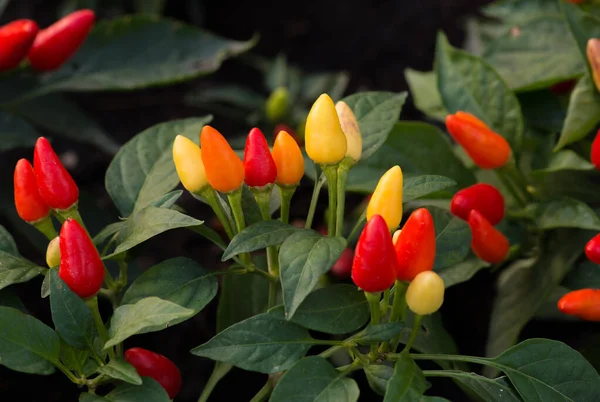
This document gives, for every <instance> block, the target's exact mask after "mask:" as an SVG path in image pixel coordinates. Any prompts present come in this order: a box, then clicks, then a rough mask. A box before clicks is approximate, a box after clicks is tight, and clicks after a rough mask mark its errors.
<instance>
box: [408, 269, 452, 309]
mask: <svg viewBox="0 0 600 402" xmlns="http://www.w3.org/2000/svg"><path fill="white" fill-rule="evenodd" d="M444 290H445V286H444V280H443V279H442V278H441V277H440V276H439V275H438V274H436V273H435V272H433V271H423V272H421V273H420V274H419V275H417V276H416V277H415V279H413V281H412V282H411V283H410V285H408V289H407V290H406V304H407V305H408V308H410V310H411V311H412V312H413V313H415V314H419V315H428V314H433V313H435V312H436V311H438V310H439V309H440V307H442V303H444Z"/></svg>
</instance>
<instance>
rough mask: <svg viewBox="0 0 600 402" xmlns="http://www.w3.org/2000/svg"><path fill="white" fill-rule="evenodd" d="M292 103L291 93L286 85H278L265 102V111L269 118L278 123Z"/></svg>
mask: <svg viewBox="0 0 600 402" xmlns="http://www.w3.org/2000/svg"><path fill="white" fill-rule="evenodd" d="M289 103H290V94H289V92H288V90H287V88H286V87H278V88H276V89H275V90H274V91H273V92H271V95H269V98H268V99H267V102H266V103H265V112H266V115H267V118H268V119H269V120H270V121H271V122H273V123H277V122H278V121H280V120H281V119H283V118H284V117H285V115H286V114H287V111H288V108H289Z"/></svg>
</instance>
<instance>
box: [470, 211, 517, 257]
mask: <svg viewBox="0 0 600 402" xmlns="http://www.w3.org/2000/svg"><path fill="white" fill-rule="evenodd" d="M468 223H469V226H470V227H471V235H472V238H471V249H472V250H473V252H474V253H475V255H477V257H479V258H481V259H482V260H483V261H486V262H489V263H491V264H496V263H499V262H502V261H503V260H504V259H505V258H506V255H507V254H508V250H509V248H510V244H509V242H508V239H507V238H506V236H504V235H503V234H502V232H500V231H499V230H498V229H496V228H494V227H493V226H492V224H491V223H490V222H488V220H487V219H485V217H484V216H483V215H482V214H481V213H480V212H479V211H477V210H474V209H473V210H471V212H470V213H469V220H468Z"/></svg>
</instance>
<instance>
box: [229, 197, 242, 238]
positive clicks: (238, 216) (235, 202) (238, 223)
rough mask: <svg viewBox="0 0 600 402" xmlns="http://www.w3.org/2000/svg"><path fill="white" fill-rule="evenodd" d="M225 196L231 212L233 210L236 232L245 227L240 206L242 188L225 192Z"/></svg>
mask: <svg viewBox="0 0 600 402" xmlns="http://www.w3.org/2000/svg"><path fill="white" fill-rule="evenodd" d="M227 198H228V199H229V205H231V212H233V218H234V220H235V228H236V234H237V233H240V232H241V231H242V230H244V229H245V228H246V221H245V219H244V209H243V208H242V189H241V188H240V189H238V190H235V191H232V192H231V193H229V194H227Z"/></svg>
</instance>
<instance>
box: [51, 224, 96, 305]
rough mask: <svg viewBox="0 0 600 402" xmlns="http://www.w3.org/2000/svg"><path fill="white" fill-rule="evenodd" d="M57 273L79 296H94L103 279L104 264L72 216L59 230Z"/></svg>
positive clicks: (83, 230)
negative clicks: (58, 264) (58, 265)
mask: <svg viewBox="0 0 600 402" xmlns="http://www.w3.org/2000/svg"><path fill="white" fill-rule="evenodd" d="M58 275H59V276H60V277H61V279H62V280H63V281H64V282H65V283H66V284H67V286H69V288H70V289H71V290H72V291H73V292H75V293H76V294H77V295H78V296H79V297H81V298H88V297H92V296H94V295H95V294H96V293H98V291H99V290H100V288H101V287H102V282H104V264H103V263H102V260H101V259H100V254H99V253H98V250H97V249H96V247H95V246H94V243H92V239H90V237H89V236H88V234H87V232H86V231H85V229H84V228H82V227H81V225H80V224H79V223H78V222H77V221H76V220H74V219H71V218H69V219H67V220H66V221H65V222H64V223H63V226H62V229H61V230H60V267H59V269H58Z"/></svg>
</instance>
